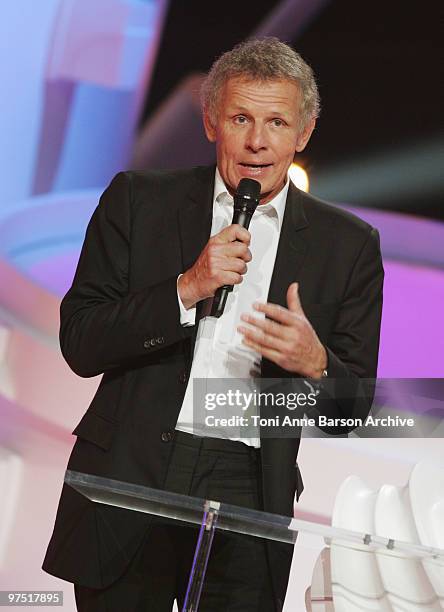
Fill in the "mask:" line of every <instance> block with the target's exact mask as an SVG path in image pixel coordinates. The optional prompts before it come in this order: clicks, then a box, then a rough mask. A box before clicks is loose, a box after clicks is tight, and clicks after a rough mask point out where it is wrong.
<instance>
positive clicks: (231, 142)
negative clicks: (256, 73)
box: [204, 77, 315, 204]
mask: <svg viewBox="0 0 444 612" xmlns="http://www.w3.org/2000/svg"><path fill="white" fill-rule="evenodd" d="M299 100H300V97H299V87H298V85H297V84H296V83H294V82H293V81H288V80H284V79H279V80H272V81H265V82H258V81H252V80H247V79H245V78H242V77H236V78H232V79H229V80H228V81H227V82H226V83H225V86H224V87H223V89H222V91H221V95H220V100H219V113H218V117H217V121H216V125H213V124H212V123H211V121H210V118H209V116H208V115H207V114H206V113H204V125H205V132H206V134H207V137H208V139H209V140H210V141H211V142H215V143H216V152H217V167H218V168H219V172H220V174H221V176H222V178H223V180H224V182H225V184H226V186H227V188H228V189H229V191H230V192H231V193H232V194H233V193H234V192H235V191H236V188H237V186H238V183H239V181H240V180H241V179H242V178H245V177H246V178H252V179H255V180H256V181H259V183H260V184H261V204H265V203H266V202H269V201H270V200H271V199H272V198H274V196H275V195H276V194H277V193H279V191H280V190H281V189H282V187H283V186H284V185H285V182H286V180H287V171H288V168H289V167H290V164H291V163H292V161H293V158H294V154H295V152H296V151H297V152H299V151H302V150H303V149H304V148H305V145H306V144H307V142H308V140H309V138H310V136H311V133H312V131H313V128H314V125H315V121H314V120H313V121H311V122H310V124H309V125H308V126H307V127H306V128H305V129H304V130H302V132H301V125H300V117H299Z"/></svg>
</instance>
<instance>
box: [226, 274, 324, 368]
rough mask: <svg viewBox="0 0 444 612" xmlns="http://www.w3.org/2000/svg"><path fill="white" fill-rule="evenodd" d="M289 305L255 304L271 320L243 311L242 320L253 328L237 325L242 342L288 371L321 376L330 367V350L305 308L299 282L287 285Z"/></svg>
mask: <svg viewBox="0 0 444 612" xmlns="http://www.w3.org/2000/svg"><path fill="white" fill-rule="evenodd" d="M287 306H288V308H284V307H282V306H279V305H278V304H270V303H268V302H267V303H265V304H263V303H255V304H254V308H255V310H257V311H258V312H263V313H265V315H266V316H267V317H269V319H258V318H257V317H254V316H252V315H249V314H243V315H242V316H241V319H242V321H245V322H246V323H249V325H250V326H252V327H244V326H242V325H240V326H239V327H238V328H237V329H238V331H239V332H240V333H241V334H243V336H244V338H243V340H242V342H243V344H246V345H247V346H249V347H251V348H252V349H254V350H255V351H257V352H258V353H260V354H261V355H262V356H263V357H266V358H267V359H270V361H273V362H274V363H276V364H277V365H278V366H280V367H281V368H284V369H285V370H288V371H289V372H294V373H297V374H300V375H301V376H306V377H307V378H320V377H321V376H322V372H323V371H324V370H325V369H326V367H327V352H326V350H325V348H324V346H323V345H322V343H321V341H320V340H319V338H318V336H317V335H316V332H315V330H314V329H313V327H312V326H311V324H310V322H309V320H308V319H307V317H306V316H305V314H304V311H303V310H302V306H301V302H300V299H299V293H298V283H292V284H291V285H290V286H289V287H288V290H287ZM270 319H271V320H270Z"/></svg>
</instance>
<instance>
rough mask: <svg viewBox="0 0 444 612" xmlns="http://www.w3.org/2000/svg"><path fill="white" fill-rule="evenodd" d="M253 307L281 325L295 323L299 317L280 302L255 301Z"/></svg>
mask: <svg viewBox="0 0 444 612" xmlns="http://www.w3.org/2000/svg"><path fill="white" fill-rule="evenodd" d="M253 308H254V309H255V310H257V311H258V312H263V313H265V314H266V315H267V317H270V319H273V320H274V321H277V322H278V323H281V324H282V325H297V324H298V322H299V321H300V317H299V315H298V314H297V313H294V312H291V311H290V310H288V308H284V307H283V306H281V305H280V304H272V303H270V302H266V303H265V304H264V303H262V302H255V303H254V304H253Z"/></svg>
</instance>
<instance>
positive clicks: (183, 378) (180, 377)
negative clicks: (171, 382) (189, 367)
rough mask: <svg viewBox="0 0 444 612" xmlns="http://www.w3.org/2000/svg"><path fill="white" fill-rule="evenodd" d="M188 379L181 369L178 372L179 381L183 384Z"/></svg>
mask: <svg viewBox="0 0 444 612" xmlns="http://www.w3.org/2000/svg"><path fill="white" fill-rule="evenodd" d="M187 380H188V376H187V373H186V372H185V370H183V371H182V372H181V373H180V374H179V382H181V383H183V384H185V383H186V382H187Z"/></svg>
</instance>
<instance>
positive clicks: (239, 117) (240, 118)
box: [234, 115, 247, 125]
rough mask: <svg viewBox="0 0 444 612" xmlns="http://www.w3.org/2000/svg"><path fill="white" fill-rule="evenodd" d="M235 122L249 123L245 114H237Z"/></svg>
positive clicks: (240, 123)
mask: <svg viewBox="0 0 444 612" xmlns="http://www.w3.org/2000/svg"><path fill="white" fill-rule="evenodd" d="M234 123H237V124H239V125H244V124H245V123H247V118H246V117H245V115H236V117H235V118H234Z"/></svg>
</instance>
